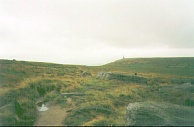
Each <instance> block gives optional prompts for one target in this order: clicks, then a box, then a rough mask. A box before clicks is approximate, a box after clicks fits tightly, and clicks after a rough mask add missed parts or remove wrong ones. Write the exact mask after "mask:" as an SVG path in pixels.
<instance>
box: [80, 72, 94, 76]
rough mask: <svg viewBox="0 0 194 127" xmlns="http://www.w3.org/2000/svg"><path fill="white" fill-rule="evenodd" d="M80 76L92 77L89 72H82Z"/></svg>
mask: <svg viewBox="0 0 194 127" xmlns="http://www.w3.org/2000/svg"><path fill="white" fill-rule="evenodd" d="M81 76H82V77H91V76H92V73H91V72H89V71H84V72H83V73H82V75H81Z"/></svg>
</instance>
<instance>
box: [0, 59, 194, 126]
mask: <svg viewBox="0 0 194 127" xmlns="http://www.w3.org/2000/svg"><path fill="white" fill-rule="evenodd" d="M0 65H1V68H0V102H1V103H0V108H1V109H0V113H1V114H0V117H1V119H3V120H4V121H6V122H4V124H3V125H33V123H34V122H35V121H36V119H37V109H36V101H37V99H38V98H40V97H44V100H43V101H54V102H56V104H59V105H61V106H62V107H63V108H67V107H68V108H69V107H72V105H67V104H66V102H67V100H68V99H71V101H73V103H74V104H75V105H74V106H73V108H70V109H69V110H68V115H67V117H66V118H64V121H63V122H64V125H98V126H107V125H108V126H110V125H126V107H127V106H128V104H129V103H134V102H144V101H154V102H158V103H159V102H167V103H173V104H176V105H183V106H187V107H191V108H192V107H193V106H194V105H193V102H194V100H193V98H192V97H191V95H192V94H193V93H194V91H193V89H194V87H192V85H193V84H194V79H193V77H194V68H193V65H194V58H139V59H122V60H118V61H115V62H113V63H109V64H106V65H104V66H93V67H92V66H91V67H90V66H80V65H61V64H54V63H41V62H26V61H13V60H0ZM101 71H103V72H105V73H106V72H110V77H109V78H108V79H103V78H97V77H96V75H97V74H98V73H99V72H101ZM188 82H190V83H191V85H182V84H184V83H188ZM179 86H180V87H181V89H179V88H178V87H179ZM185 86H188V87H189V89H187V88H186V87H185ZM193 86H194V85H193ZM182 87H184V89H182ZM68 92H77V93H82V94H83V95H82V96H74V95H73V96H66V97H64V96H60V94H61V93H68ZM13 102H14V104H12V103H13ZM9 104H12V105H13V106H12V107H9V106H8V107H9V108H7V109H6V108H3V107H6V106H7V105H9ZM16 107H17V109H18V110H19V111H16V110H15V109H16ZM8 109H12V110H8ZM142 113H143V112H142ZM29 120H30V121H29Z"/></svg>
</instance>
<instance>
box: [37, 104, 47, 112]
mask: <svg viewBox="0 0 194 127" xmlns="http://www.w3.org/2000/svg"><path fill="white" fill-rule="evenodd" d="M48 109H49V108H47V107H46V105H45V103H42V105H41V107H40V108H39V109H38V111H46V110H48Z"/></svg>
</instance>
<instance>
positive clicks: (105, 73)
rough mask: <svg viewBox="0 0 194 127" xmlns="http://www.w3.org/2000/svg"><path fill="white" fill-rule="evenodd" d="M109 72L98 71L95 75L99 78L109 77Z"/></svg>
mask: <svg viewBox="0 0 194 127" xmlns="http://www.w3.org/2000/svg"><path fill="white" fill-rule="evenodd" d="M110 74H111V72H102V71H100V72H98V73H97V75H96V77H97V78H99V79H109V77H110Z"/></svg>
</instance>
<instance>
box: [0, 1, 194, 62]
mask: <svg viewBox="0 0 194 127" xmlns="http://www.w3.org/2000/svg"><path fill="white" fill-rule="evenodd" d="M123 55H124V56H125V57H129V58H130V57H172V56H188V57H189V56H192V57H193V56H194V0H0V59H16V60H29V61H44V62H55V63H62V64H84V65H102V64H106V63H109V62H112V61H115V60H117V59H121V58H122V57H123Z"/></svg>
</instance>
